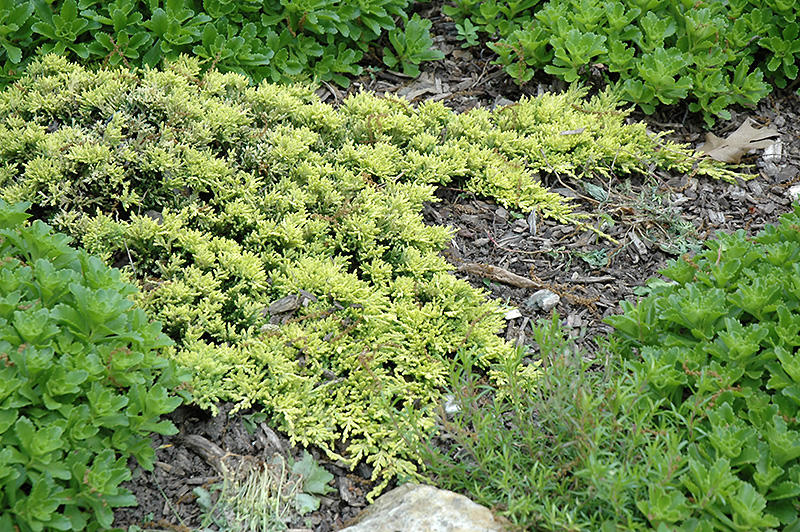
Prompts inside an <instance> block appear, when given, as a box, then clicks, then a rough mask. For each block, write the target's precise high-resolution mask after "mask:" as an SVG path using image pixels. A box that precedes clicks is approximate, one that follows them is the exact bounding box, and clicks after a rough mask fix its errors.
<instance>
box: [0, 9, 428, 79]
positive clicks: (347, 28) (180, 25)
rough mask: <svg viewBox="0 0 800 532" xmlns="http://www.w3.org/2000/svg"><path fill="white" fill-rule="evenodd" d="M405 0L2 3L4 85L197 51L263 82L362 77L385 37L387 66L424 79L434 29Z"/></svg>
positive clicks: (211, 62) (210, 62) (0, 74)
mask: <svg viewBox="0 0 800 532" xmlns="http://www.w3.org/2000/svg"><path fill="white" fill-rule="evenodd" d="M409 4H410V2H409V0H359V1H358V2H353V1H351V0H313V1H300V2H298V1H287V0H266V1H260V2H258V1H253V0H243V1H232V0H204V1H199V0H163V1H161V0H114V1H113V2H101V1H98V0H50V1H44V0H2V1H0V87H2V86H4V85H6V84H7V83H8V82H9V81H11V80H13V79H16V78H17V77H19V75H20V74H21V73H22V71H23V70H24V67H25V66H26V65H27V64H28V63H29V62H30V61H31V60H32V59H33V58H35V57H37V56H39V55H41V54H47V53H51V52H54V53H57V54H59V55H65V56H67V57H69V58H71V59H80V60H81V61H82V62H83V64H86V65H89V64H94V65H99V64H101V63H103V64H109V63H110V64H112V65H116V64H125V65H126V66H128V67H134V68H135V67H143V66H151V67H153V66H156V65H159V66H161V65H163V61H164V60H167V61H169V60H174V59H176V58H177V57H178V55H180V54H182V53H185V54H193V55H195V56H197V57H199V58H201V59H202V61H203V64H204V65H205V66H206V67H212V66H213V67H216V68H218V69H219V70H223V71H234V72H241V73H246V74H247V75H249V76H250V77H252V78H253V79H255V80H257V81H260V80H262V79H270V80H272V81H289V80H296V79H314V80H315V81H328V80H332V81H334V82H336V83H338V84H340V85H347V84H348V79H347V78H346V77H345V76H346V75H358V74H360V73H361V72H362V67H361V66H360V65H359V62H360V61H361V59H362V58H363V56H364V53H365V52H367V51H368V50H369V46H370V45H371V44H375V43H376V41H377V40H378V38H379V37H381V36H383V35H385V36H387V37H388V39H389V43H388V44H389V46H386V47H384V49H383V60H384V62H385V63H386V64H387V65H388V66H389V67H391V68H397V69H398V70H400V69H401V68H402V70H403V71H405V72H406V73H408V74H411V75H418V74H419V69H418V66H417V65H419V63H420V62H422V61H430V60H435V59H441V58H442V57H444V56H443V54H442V53H441V52H440V51H438V50H434V49H431V47H432V45H433V40H432V39H431V37H430V34H429V31H428V30H429V29H430V27H431V23H430V21H428V20H422V19H420V18H419V16H418V15H414V16H413V17H412V16H409V15H410V14H409V13H408V8H409Z"/></svg>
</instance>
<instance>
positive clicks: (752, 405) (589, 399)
mask: <svg viewBox="0 0 800 532" xmlns="http://www.w3.org/2000/svg"><path fill="white" fill-rule="evenodd" d="M798 244H800V205H798V206H795V210H794V212H793V213H791V214H788V215H785V216H783V217H782V218H781V220H780V223H779V224H777V225H775V226H767V228H765V229H764V230H763V231H762V232H760V233H759V234H758V235H757V236H756V237H755V238H752V239H751V238H748V237H747V236H746V235H745V234H744V232H743V231H738V232H736V233H734V234H731V235H727V234H724V233H719V234H718V235H717V236H716V238H713V239H711V240H709V241H707V242H706V243H705V246H704V249H703V250H702V251H701V252H699V253H698V254H697V255H696V256H694V257H689V256H688V255H687V256H685V257H683V258H681V259H679V260H676V261H672V262H671V263H670V265H669V266H668V267H667V268H666V269H665V270H663V272H662V273H663V275H665V276H666V277H667V278H669V279H670V281H669V282H665V281H664V280H663V279H653V280H652V281H651V283H650V293H649V295H647V296H646V297H644V298H643V299H641V300H640V301H638V303H637V304H635V305H634V304H632V303H627V302H624V303H623V309H624V313H623V314H621V315H618V316H614V317H611V318H608V322H609V323H611V324H612V325H614V327H615V329H616V330H615V332H614V333H613V334H612V335H611V336H610V337H609V338H608V339H607V341H603V342H601V347H600V349H599V350H598V351H597V353H596V354H595V357H592V358H590V357H588V356H587V354H586V353H583V352H581V351H579V350H577V349H575V348H574V346H572V345H571V344H570V342H568V341H567V340H565V339H564V333H563V331H562V330H561V329H560V327H559V324H558V318H557V317H555V318H554V320H553V322H552V323H551V324H549V325H547V324H545V326H541V327H540V328H539V329H538V331H537V336H536V341H537V344H538V347H539V355H540V357H541V358H540V369H539V373H538V375H537V377H536V378H535V379H533V380H530V379H526V378H524V377H521V376H520V375H521V373H520V371H519V368H520V367H522V366H525V365H526V364H528V365H529V364H530V363H531V362H530V360H529V358H528V354H526V353H518V354H517V356H516V358H514V357H510V358H509V359H507V366H506V379H505V380H504V381H503V382H504V385H503V386H493V385H486V384H483V385H478V377H476V376H475V372H473V371H472V370H471V368H472V367H474V365H475V361H476V358H475V353H472V352H469V351H463V352H462V353H460V354H459V357H461V358H462V359H463V361H462V363H461V364H460V365H453V367H452V370H451V373H450V377H449V388H450V390H451V392H452V393H453V395H454V402H455V403H456V404H458V405H460V407H461V409H460V411H459V412H457V413H456V414H454V415H451V416H448V415H446V414H445V413H443V412H440V414H439V422H438V427H437V428H436V429H435V430H433V431H432V432H430V433H429V434H428V438H431V437H437V436H439V435H441V434H442V433H445V434H449V436H450V438H452V439H451V440H449V441H451V443H452V449H451V450H450V451H448V450H442V448H441V447H433V446H424V445H423V446H420V452H421V453H422V455H423V456H424V457H425V460H426V462H427V463H428V465H429V471H430V472H431V473H432V474H433V475H434V478H435V480H436V482H437V483H439V484H440V485H443V486H445V487H451V488H455V489H459V490H466V491H468V492H470V493H471V494H472V495H474V496H475V498H476V499H477V500H478V501H480V502H483V503H485V504H488V505H499V506H500V507H501V508H502V509H503V511H504V512H505V513H507V514H508V515H509V516H510V517H511V518H512V519H513V520H514V521H515V522H516V523H518V524H520V525H523V526H525V527H530V528H532V529H535V530H593V531H594V530H609V531H610V530H656V531H663V532H666V531H673V530H675V531H677V530H681V531H683V530H693V531H708V532H711V531H717V530H719V531H723V530H724V531H742V532H743V531H774V530H782V531H795V530H800V518H799V516H800V504H799V503H798V495H800V424H798V408H800V371H799V370H798V368H800V362H798V349H797V348H798V346H800V266H798V258H800V245H798ZM600 368H602V369H600ZM414 441H417V442H427V441H431V440H429V439H427V438H425V437H421V436H420V435H419V434H416V435H415V439H414ZM445 441H448V440H445Z"/></svg>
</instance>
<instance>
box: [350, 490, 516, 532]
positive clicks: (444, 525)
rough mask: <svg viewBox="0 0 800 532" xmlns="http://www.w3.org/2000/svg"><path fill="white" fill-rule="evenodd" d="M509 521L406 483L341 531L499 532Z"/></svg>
mask: <svg viewBox="0 0 800 532" xmlns="http://www.w3.org/2000/svg"><path fill="white" fill-rule="evenodd" d="M507 526H508V521H507V520H506V519H504V518H502V517H499V516H498V517H495V516H494V515H492V512H491V511H489V509H488V508H485V507H483V506H481V505H480V504H477V503H475V502H473V501H471V500H469V499H468V498H466V497H464V496H463V495H459V494H457V493H453V492H452V491H447V490H440V489H437V488H434V487H432V486H426V485H424V484H404V485H402V486H400V487H399V488H396V489H394V490H392V491H390V492H388V493H386V494H384V495H382V496H380V497H378V500H376V501H375V503H374V504H372V505H371V506H368V507H367V508H365V509H364V511H363V512H361V513H360V514H359V515H358V517H356V519H355V524H353V525H352V526H349V527H347V528H344V529H342V530H341V531H340V532H500V531H502V530H505V529H506V527H507Z"/></svg>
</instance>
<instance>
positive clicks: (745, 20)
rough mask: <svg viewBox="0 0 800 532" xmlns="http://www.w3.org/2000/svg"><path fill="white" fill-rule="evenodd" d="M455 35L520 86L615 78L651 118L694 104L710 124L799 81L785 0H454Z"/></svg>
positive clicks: (792, 14)
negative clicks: (492, 58) (487, 52)
mask: <svg viewBox="0 0 800 532" xmlns="http://www.w3.org/2000/svg"><path fill="white" fill-rule="evenodd" d="M444 12H445V13H447V14H449V15H451V16H453V17H454V18H455V19H456V21H457V22H458V25H457V29H458V31H459V35H460V37H461V38H462V39H464V41H465V42H466V43H470V44H477V43H478V42H479V37H480V34H484V35H487V36H488V41H489V42H488V44H487V45H488V46H489V47H490V48H491V49H492V50H494V51H495V52H497V54H498V56H499V57H498V59H497V62H498V63H499V64H501V65H503V66H504V67H505V69H506V71H507V72H508V74H509V75H511V76H512V77H513V78H515V79H516V80H517V81H518V82H519V83H524V82H525V81H528V80H530V79H531V78H532V77H533V75H534V72H535V71H536V70H537V69H543V70H545V71H546V72H547V73H549V74H553V75H555V76H558V77H559V78H561V79H564V80H565V81H568V82H573V81H576V80H578V79H581V80H583V81H584V82H589V83H598V82H600V83H604V82H609V83H611V84H613V85H614V86H615V87H616V90H617V91H618V94H619V95H620V97H621V98H623V99H625V100H627V101H630V102H634V103H636V104H638V105H639V106H640V107H641V109H642V110H644V111H645V112H647V113H651V112H653V111H654V109H655V107H656V106H658V105H661V104H667V105H669V104H674V103H678V102H680V101H683V100H688V101H689V109H690V110H692V111H697V112H702V114H703V116H704V117H705V119H706V122H707V123H708V124H709V125H711V124H713V122H714V119H715V117H717V116H720V117H723V118H730V113H729V112H728V110H727V109H728V107H730V106H731V105H734V104H740V105H745V106H752V105H755V104H756V103H757V102H758V101H759V100H761V99H762V98H764V97H765V96H766V95H767V94H768V93H769V91H770V90H771V89H770V85H769V84H768V83H766V82H765V80H764V76H765V75H767V77H768V78H769V81H771V82H772V83H773V84H775V85H777V86H778V87H785V86H786V85H787V82H788V81H791V80H794V79H796V78H797V73H798V64H799V63H800V44H798V41H797V37H798V32H799V31H800V26H799V25H798V19H797V16H798V11H797V5H796V2H794V1H789V0H766V1H764V0H731V1H727V0H700V1H696V0H682V1H667V0H617V1H614V2H602V1H600V0H549V1H547V2H543V1H541V0H516V1H512V2H500V1H497V0H488V1H483V0H456V1H455V5H454V6H445V7H444Z"/></svg>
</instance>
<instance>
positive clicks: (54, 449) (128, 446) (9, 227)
mask: <svg viewBox="0 0 800 532" xmlns="http://www.w3.org/2000/svg"><path fill="white" fill-rule="evenodd" d="M28 207H30V204H27V203H20V204H16V205H14V206H10V205H8V204H6V203H5V202H4V201H2V200H0V236H1V237H2V243H0V256H2V259H0V262H1V265H0V444H2V451H0V510H2V511H0V516H1V517H0V528H2V529H4V530H20V531H23V532H28V531H39V530H100V529H106V528H108V527H109V526H110V525H111V523H112V521H113V513H112V510H113V508H114V507H117V506H131V505H135V504H136V499H135V498H134V497H133V496H132V495H131V494H130V492H128V491H127V490H125V489H124V488H121V487H120V484H121V483H122V482H123V481H125V480H128V479H130V476H131V473H130V470H129V469H128V466H127V462H128V458H129V457H131V456H133V457H135V458H136V459H137V460H138V462H139V464H140V465H142V467H144V468H147V469H152V467H153V459H154V456H155V453H154V451H153V449H152V448H151V447H150V439H149V435H150V434H151V433H152V432H157V433H160V434H174V433H175V432H176V430H175V428H174V426H173V425H172V424H171V423H170V422H169V421H159V417H160V416H161V415H162V414H166V413H168V412H171V411H172V410H174V409H175V408H176V407H177V406H178V405H179V404H180V403H181V401H182V398H181V397H180V396H176V395H174V394H172V393H171V390H173V389H175V387H176V386H178V385H179V384H180V383H181V378H180V373H179V372H177V371H176V368H175V365H174V364H173V363H171V362H168V361H167V360H166V359H165V358H162V357H161V356H160V355H159V351H160V350H162V349H164V348H167V347H169V346H170V345H172V342H171V341H170V340H169V339H168V338H167V337H166V336H165V335H163V334H162V333H161V326H160V324H159V323H157V322H152V321H150V320H149V319H148V317H147V315H146V314H145V313H144V311H142V310H141V309H134V308H132V306H133V302H132V301H131V300H130V299H129V296H131V295H132V294H133V293H134V292H135V288H134V287H133V286H132V285H130V284H127V283H124V282H123V281H122V280H121V278H120V272H119V270H112V269H110V268H108V267H107V266H106V265H104V264H103V263H102V262H101V261H100V260H99V259H98V258H96V257H92V256H90V255H88V254H87V253H86V252H85V251H77V250H75V249H73V248H71V247H70V246H69V245H68V242H69V238H67V237H66V236H65V235H61V234H56V233H53V232H52V231H51V228H50V227H49V226H47V225H45V224H44V223H43V222H41V221H38V220H37V221H34V222H33V223H31V224H28V223H26V219H28V218H29V216H30V215H29V214H27V213H26V212H25V210H26V209H27V208H28ZM183 396H184V397H187V396H186V395H185V394H183Z"/></svg>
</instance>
